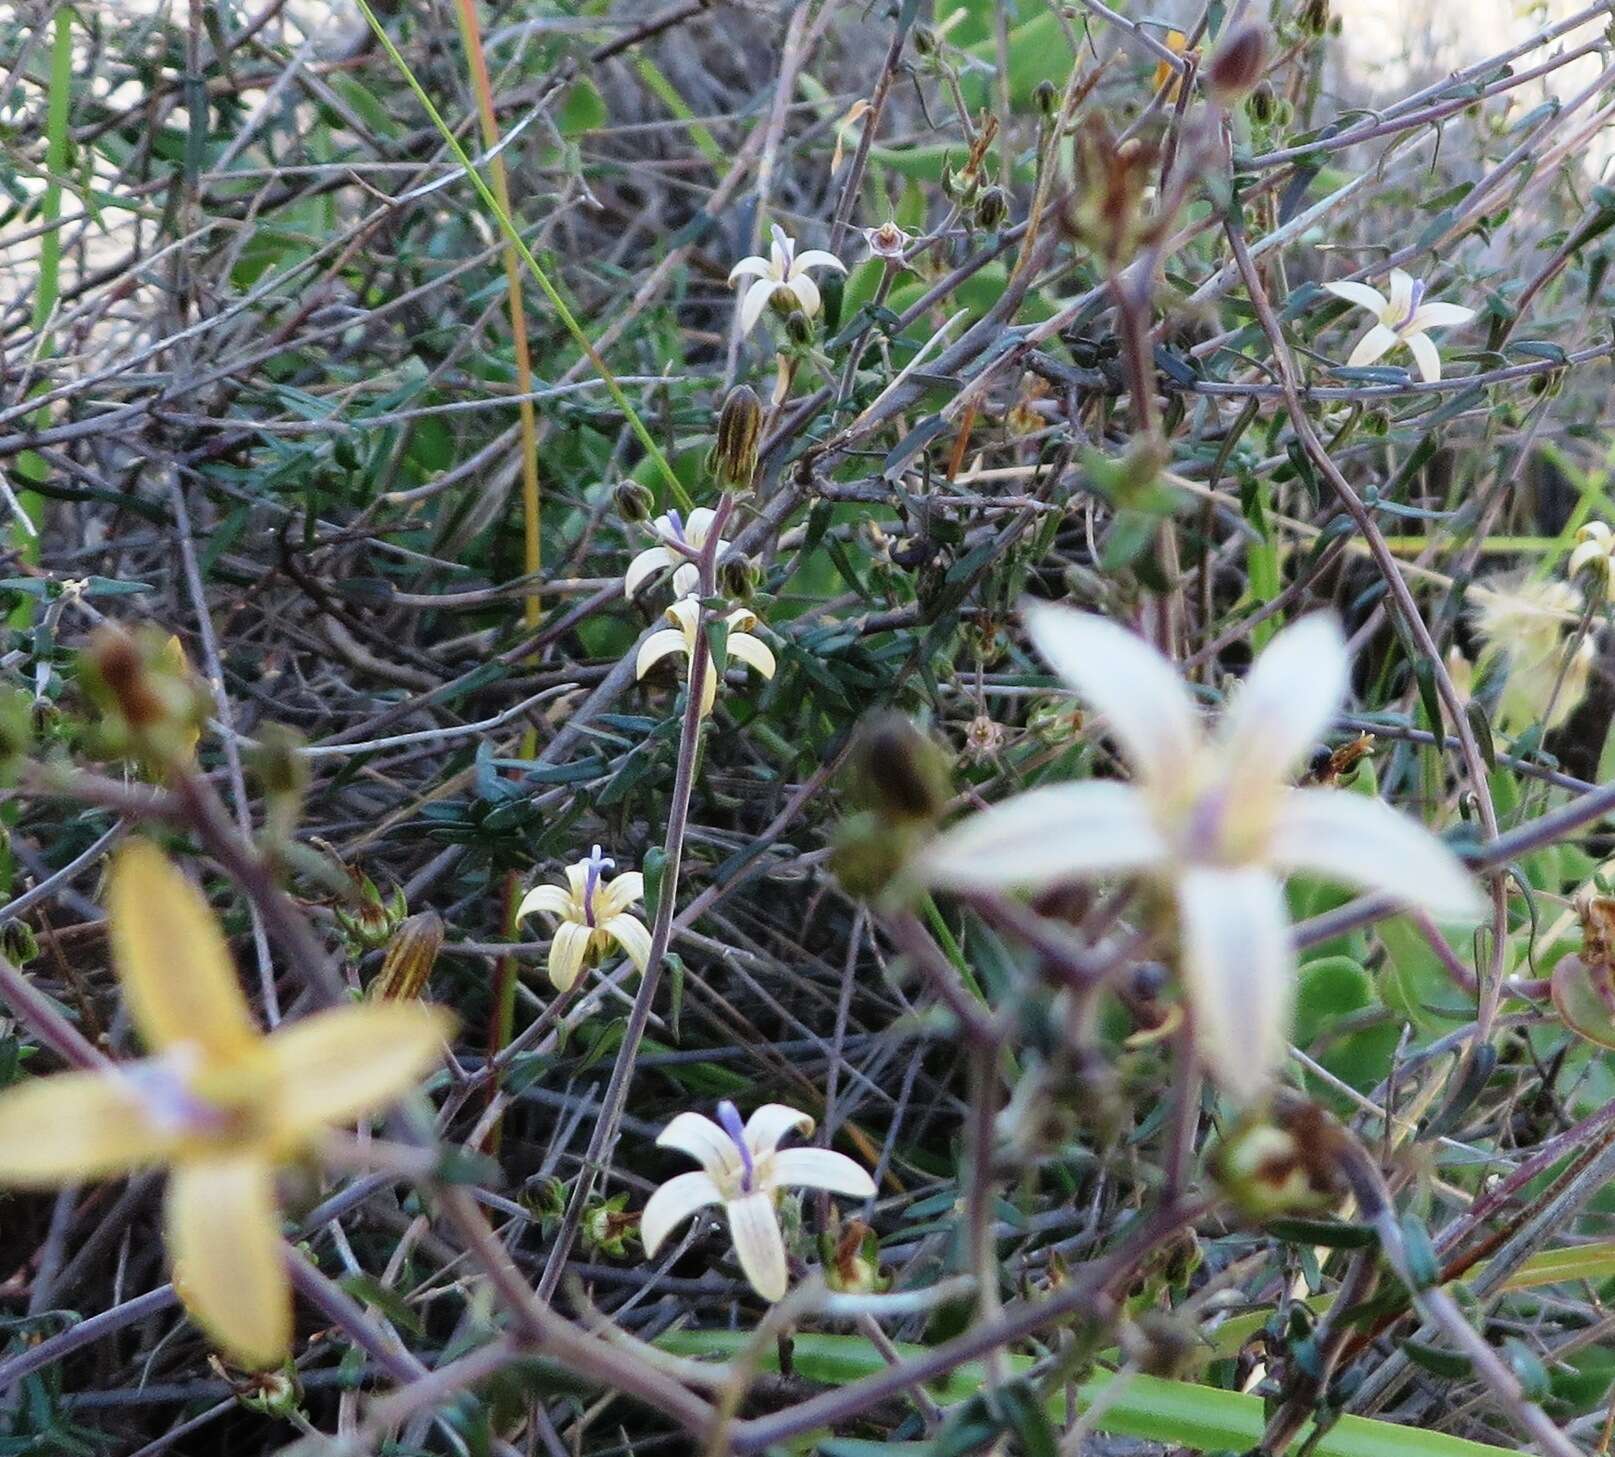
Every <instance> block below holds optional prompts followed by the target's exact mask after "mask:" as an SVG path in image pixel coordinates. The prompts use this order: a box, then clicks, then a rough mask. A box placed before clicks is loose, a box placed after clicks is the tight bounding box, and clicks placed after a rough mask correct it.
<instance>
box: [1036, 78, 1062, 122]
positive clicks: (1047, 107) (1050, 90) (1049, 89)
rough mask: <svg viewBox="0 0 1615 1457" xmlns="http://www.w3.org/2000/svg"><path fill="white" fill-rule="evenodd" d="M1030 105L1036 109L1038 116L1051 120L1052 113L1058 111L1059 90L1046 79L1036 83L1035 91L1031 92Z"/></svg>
mask: <svg viewBox="0 0 1615 1457" xmlns="http://www.w3.org/2000/svg"><path fill="white" fill-rule="evenodd" d="M1032 105H1033V106H1035V107H1036V108H1037V109H1038V112H1039V114H1040V115H1043V116H1046V117H1049V118H1051V119H1052V118H1053V116H1054V113H1055V112H1056V111H1058V110H1059V109H1060V88H1059V87H1058V86H1056V85H1055V84H1054V82H1052V81H1050V80H1048V79H1047V78H1045V79H1043V80H1042V81H1039V82H1038V83H1037V89H1036V90H1034V91H1033V92H1032Z"/></svg>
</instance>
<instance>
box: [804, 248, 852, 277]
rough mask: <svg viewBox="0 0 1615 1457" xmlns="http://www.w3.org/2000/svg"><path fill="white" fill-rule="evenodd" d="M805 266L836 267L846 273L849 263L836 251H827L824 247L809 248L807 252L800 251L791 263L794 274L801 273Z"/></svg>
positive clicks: (838, 270) (839, 271)
mask: <svg viewBox="0 0 1615 1457" xmlns="http://www.w3.org/2000/svg"><path fill="white" fill-rule="evenodd" d="M804 268H834V269H835V270H836V271H837V272H838V273H845V272H846V271H847V265H846V264H845V263H843V262H842V261H841V260H840V259H839V258H837V257H836V255H835V254H834V253H826V252H825V251H824V249H823V248H809V249H808V250H807V252H806V253H798V254H797V255H796V259H795V261H794V262H793V263H792V264H791V273H792V274H793V275H795V274H798V273H800V272H801V271H802V270H803V269H804Z"/></svg>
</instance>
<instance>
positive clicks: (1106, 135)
mask: <svg viewBox="0 0 1615 1457" xmlns="http://www.w3.org/2000/svg"><path fill="white" fill-rule="evenodd" d="M1158 155H1159V153H1158V150H1157V149H1156V148H1155V147H1153V146H1151V145H1149V144H1148V143H1146V142H1144V141H1142V140H1141V139H1140V138H1138V137H1131V138H1129V139H1128V140H1127V141H1126V142H1123V143H1122V144H1120V145H1117V142H1116V139H1115V137H1114V136H1112V134H1111V131H1110V128H1109V127H1108V126H1106V125H1105V122H1104V120H1103V118H1101V117H1098V116H1091V117H1089V118H1088V119H1087V120H1086V121H1085V122H1084V123H1083V125H1082V128H1081V130H1080V131H1078V133H1077V135H1076V138H1075V140H1074V143H1073V161H1074V164H1075V166H1074V180H1075V183H1076V186H1075V187H1074V188H1073V189H1072V200H1071V202H1070V203H1069V204H1068V206H1067V207H1066V208H1065V209H1064V210H1063V212H1062V213H1061V221H1062V223H1063V224H1064V226H1065V228H1066V229H1067V231H1069V232H1070V233H1071V234H1072V236H1074V237H1075V238H1076V239H1077V241H1079V242H1081V243H1083V244H1085V245H1086V246H1087V247H1088V248H1090V249H1091V250H1092V251H1093V252H1094V253H1095V254H1096V255H1098V257H1099V258H1100V259H1101V260H1102V261H1103V262H1105V263H1106V264H1108V265H1109V266H1110V267H1111V268H1113V269H1114V268H1119V267H1122V266H1123V265H1125V264H1127V263H1128V262H1130V261H1131V260H1132V258H1133V256H1134V254H1136V253H1137V252H1138V249H1139V247H1140V245H1141V244H1142V243H1144V242H1145V240H1146V239H1147V238H1148V237H1149V235H1150V232H1151V230H1152V228H1153V226H1154V224H1153V220H1152V219H1150V218H1148V217H1147V216H1146V215H1145V213H1144V189H1145V188H1146V187H1147V186H1148V185H1149V182H1150V179H1151V177H1152V176H1153V175H1154V171H1155V165H1156V161H1157V158H1158Z"/></svg>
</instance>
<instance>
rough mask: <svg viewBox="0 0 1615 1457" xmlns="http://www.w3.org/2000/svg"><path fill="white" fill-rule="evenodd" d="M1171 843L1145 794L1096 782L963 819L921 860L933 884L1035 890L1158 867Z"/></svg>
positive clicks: (1043, 792) (923, 874)
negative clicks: (1161, 828) (1158, 825)
mask: <svg viewBox="0 0 1615 1457" xmlns="http://www.w3.org/2000/svg"><path fill="white" fill-rule="evenodd" d="M1166 853H1167V845H1166V841H1165V839H1164V838H1163V837H1162V835H1161V832H1160V830H1159V829H1157V828H1156V825H1155V821H1154V820H1153V819H1152V818H1151V816H1150V813H1149V808H1148V805H1147V804H1146V802H1145V800H1144V796H1143V795H1142V794H1140V793H1139V792H1138V790H1136V789H1134V788H1133V787H1132V786H1131V785H1127V784H1118V783H1116V782H1114V781H1113V780H1098V779H1091V780H1087V781H1085V782H1083V783H1080V784H1050V785H1045V786H1043V787H1042V788H1040V789H1032V790H1028V791H1027V792H1026V793H1025V794H1017V795H1016V796H1015V797H1014V798H1013V799H1007V800H1005V801H1004V803H1002V804H998V805H994V806H993V807H992V808H991V809H987V810H982V811H981V812H980V813H978V814H973V815H970V816H969V817H968V818H967V819H964V820H961V821H960V822H959V823H958V824H957V825H955V826H953V828H952V829H950V830H947V831H945V832H944V833H943V834H941V835H940V836H938V837H937V838H936V839H935V840H933V841H932V842H931V843H930V844H929V845H928V846H926V847H925V849H924V850H922V851H921V852H920V854H919V856H918V857H917V859H916V861H915V866H914V868H915V873H916V874H917V875H918V876H919V877H920V878H921V880H923V881H925V882H926V883H927V884H929V885H941V886H949V887H952V888H954V889H958V890H971V889H982V890H994V889H1001V888H1005V887H1022V888H1025V889H1037V888H1039V887H1042V886H1045V885H1053V884H1056V883H1058V882H1060V881H1065V880H1082V879H1087V878H1091V877H1097V876H1104V875H1117V874H1122V873H1125V872H1128V871H1134V870H1143V869H1146V868H1148V867H1149V866H1152V865H1158V864H1159V863H1160V862H1161V861H1162V860H1164V859H1165V858H1166Z"/></svg>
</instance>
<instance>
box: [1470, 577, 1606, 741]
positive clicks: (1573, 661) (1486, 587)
mask: <svg viewBox="0 0 1615 1457" xmlns="http://www.w3.org/2000/svg"><path fill="white" fill-rule="evenodd" d="M1469 596H1470V602H1471V604H1472V605H1471V608H1470V621H1471V622H1473V624H1474V627H1475V631H1476V632H1477V633H1479V635H1480V638H1481V641H1482V642H1483V643H1484V644H1485V650H1484V651H1483V652H1482V654H1481V657H1480V662H1479V664H1478V665H1477V666H1478V667H1479V668H1481V669H1482V670H1483V673H1484V670H1486V669H1488V668H1490V669H1493V670H1494V671H1496V672H1500V673H1501V674H1502V678H1503V686H1502V690H1501V693H1500V694H1499V697H1498V710H1497V716H1498V721H1499V722H1500V723H1501V724H1502V725H1503V727H1504V728H1506V729H1509V730H1510V731H1513V732H1518V731H1520V730H1522V729H1526V728H1529V727H1530V726H1531V725H1533V724H1537V723H1540V724H1541V725H1542V727H1543V728H1544V729H1547V730H1551V729H1556V728H1558V727H1559V725H1560V724H1562V723H1563V722H1564V721H1565V720H1566V719H1567V718H1569V717H1570V715H1571V714H1572V713H1573V712H1575V709H1576V706H1577V705H1578V704H1579V703H1580V702H1581V700H1582V699H1583V698H1584V697H1586V694H1587V684H1588V680H1589V679H1590V677H1591V676H1592V668H1593V663H1594V661H1595V659H1596V657H1597V649H1596V647H1595V645H1594V643H1593V640H1592V637H1591V636H1590V635H1589V634H1586V633H1578V634H1577V635H1576V636H1575V637H1574V638H1571V637H1570V636H1568V633H1569V631H1570V629H1572V628H1573V627H1574V626H1575V625H1576V623H1577V622H1578V621H1579V620H1580V618H1581V615H1582V612H1583V610H1584V603H1583V601H1582V597H1581V593H1579V592H1578V591H1577V590H1576V589H1575V588H1574V587H1573V586H1571V585H1570V583H1569V582H1563V581H1559V580H1557V579H1555V578H1551V577H1548V578H1541V579H1533V578H1530V577H1521V576H1504V577H1495V578H1492V579H1491V580H1490V581H1488V582H1485V583H1476V584H1475V586H1474V587H1472V588H1471V589H1470V594H1469Z"/></svg>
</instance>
